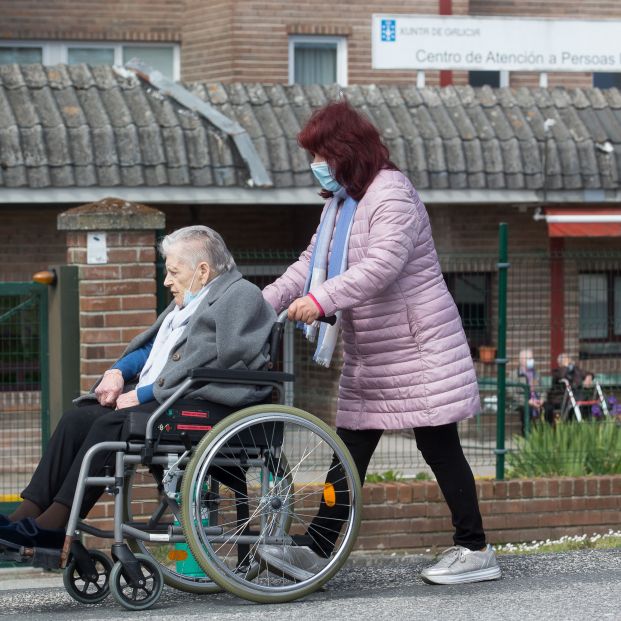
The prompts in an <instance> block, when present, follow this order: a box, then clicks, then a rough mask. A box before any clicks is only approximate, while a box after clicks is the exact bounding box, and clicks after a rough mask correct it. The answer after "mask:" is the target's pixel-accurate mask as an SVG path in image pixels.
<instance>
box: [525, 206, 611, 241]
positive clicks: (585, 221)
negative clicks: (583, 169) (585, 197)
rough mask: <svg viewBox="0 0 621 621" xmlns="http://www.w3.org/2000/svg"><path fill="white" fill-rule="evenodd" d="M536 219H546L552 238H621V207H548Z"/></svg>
mask: <svg viewBox="0 0 621 621" xmlns="http://www.w3.org/2000/svg"><path fill="white" fill-rule="evenodd" d="M535 219H537V220H544V219H545V221H546V222H547V223H548V235H549V236H550V237H621V207H597V208H591V207H589V208H588V209H584V208H582V209H575V208H574V209H571V208H562V207H546V208H545V215H543V216H542V215H539V216H538V217H537V215H536V216H535Z"/></svg>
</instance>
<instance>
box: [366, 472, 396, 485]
mask: <svg viewBox="0 0 621 621" xmlns="http://www.w3.org/2000/svg"><path fill="white" fill-rule="evenodd" d="M365 481H366V482H367V483H394V482H396V481H403V475H402V474H401V473H400V472H398V471H394V470H386V472H382V473H381V474H380V473H370V474H367V476H366V477H365Z"/></svg>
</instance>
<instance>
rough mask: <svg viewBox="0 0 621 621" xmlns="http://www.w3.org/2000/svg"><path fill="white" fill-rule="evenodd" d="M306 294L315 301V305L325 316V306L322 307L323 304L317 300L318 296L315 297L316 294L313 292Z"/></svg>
mask: <svg viewBox="0 0 621 621" xmlns="http://www.w3.org/2000/svg"><path fill="white" fill-rule="evenodd" d="M306 295H307V296H308V297H309V298H310V299H311V300H312V301H313V302H314V303H315V306H316V307H317V308H318V309H319V312H320V313H321V315H322V316H324V315H325V313H324V312H323V308H321V304H319V302H317V298H315V296H314V295H313V294H312V293H307V294H306Z"/></svg>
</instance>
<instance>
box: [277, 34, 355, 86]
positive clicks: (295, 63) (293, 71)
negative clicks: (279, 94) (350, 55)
mask: <svg viewBox="0 0 621 621" xmlns="http://www.w3.org/2000/svg"><path fill="white" fill-rule="evenodd" d="M289 83H290V84H334V83H338V84H340V85H341V86H347V42H346V39H345V38H344V37H306V36H292V37H289Z"/></svg>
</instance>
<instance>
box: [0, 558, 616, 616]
mask: <svg viewBox="0 0 621 621" xmlns="http://www.w3.org/2000/svg"><path fill="white" fill-rule="evenodd" d="M428 562H429V559H428V558H425V557H422V556H393V557H388V556H380V557H377V556H373V557H361V556H356V557H354V558H352V559H351V560H350V561H349V562H348V564H347V565H346V566H345V567H344V568H343V569H342V570H341V572H340V573H339V574H338V575H337V576H336V577H335V578H333V579H332V580H331V581H330V583H329V584H328V585H327V586H326V588H325V590H323V591H321V592H317V593H314V594H313V595H311V596H309V597H307V598H306V599H304V600H301V601H297V602H293V603H289V604H279V605H263V606H261V605H257V604H252V603H249V602H244V601H242V600H239V599H237V598H235V597H233V596H231V595H229V594H226V593H221V594H216V595H207V596H194V595H188V594H184V593H180V592H179V591H174V590H172V589H169V588H167V587H165V589H164V591H163V593H162V597H161V599H160V601H159V602H158V603H157V604H156V606H155V607H154V608H152V609H151V610H148V611H145V612H140V613H138V612H129V611H126V610H124V609H122V608H121V607H120V606H118V605H117V604H116V602H114V600H113V599H112V598H108V599H107V600H106V601H105V602H103V603H101V604H99V605H97V606H92V607H86V606H82V605H80V604H78V603H77V602H75V601H73V600H72V599H71V598H70V597H69V596H68V595H67V594H66V592H65V591H64V589H63V588H62V584H61V582H60V580H59V577H58V576H56V575H50V574H47V575H34V574H24V573H22V574H21V575H19V576H15V575H10V574H9V573H8V572H6V571H4V572H2V573H0V616H5V615H15V616H16V617H17V618H18V619H20V621H25V620H31V619H32V620H37V621H39V620H40V621H43V620H46V621H48V620H52V621H56V620H58V621H61V620H65V619H80V620H84V621H86V620H90V619H102V620H103V619H105V620H106V621H110V620H116V619H128V618H131V619H149V620H152V621H158V620H162V621H164V620H166V621H170V620H171V619H174V621H182V620H185V619H208V620H209V619H225V620H227V621H229V620H230V621H233V620H236V619H243V620H244V621H247V620H254V619H257V620H262V621H263V620H264V619H270V620H271V619H287V620H291V621H296V620H302V619H303V620H304V621H307V620H315V619H317V620H320V621H333V620H355V621H375V620H376V619H391V620H392V621H395V620H399V619H408V620H418V619H420V620H424V621H436V620H437V621H445V620H447V621H460V620H462V619H463V620H468V621H473V620H474V621H487V620H488V619H489V620H492V619H493V620H496V619H501V620H502V621H512V620H516V621H518V620H519V621H527V620H530V619H533V620H537V621H542V620H548V619H550V620H552V619H553V620H555V621H556V620H559V621H574V620H576V621H578V620H580V621H582V620H585V621H586V620H589V621H591V620H593V619H596V620H598V621H599V620H608V619H610V620H615V621H621V549H616V550H590V551H580V552H567V553H563V554H538V555H532V556H501V557H500V560H499V562H500V564H501V567H502V570H503V577H502V579H501V580H498V581H494V582H482V583H476V584H468V585H454V586H430V585H426V584H424V583H423V582H422V581H421V580H420V578H418V573H419V571H420V570H421V569H422V568H423V567H424V566H425V565H426V564H427V563H428Z"/></svg>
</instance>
